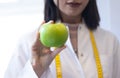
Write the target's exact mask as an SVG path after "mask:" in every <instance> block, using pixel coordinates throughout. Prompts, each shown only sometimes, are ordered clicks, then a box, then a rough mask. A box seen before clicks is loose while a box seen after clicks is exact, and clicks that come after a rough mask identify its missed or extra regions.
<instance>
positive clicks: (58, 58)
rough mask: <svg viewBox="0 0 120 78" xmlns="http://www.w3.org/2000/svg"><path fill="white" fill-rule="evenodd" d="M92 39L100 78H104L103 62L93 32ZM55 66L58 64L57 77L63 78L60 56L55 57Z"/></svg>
mask: <svg viewBox="0 0 120 78" xmlns="http://www.w3.org/2000/svg"><path fill="white" fill-rule="evenodd" d="M90 39H91V43H92V47H93V52H94V57H95V61H96V67H97V72H98V78H103V71H102V66H101V62H100V57H99V53H98V49H97V47H96V43H95V38H94V35H93V33H92V31H90ZM55 64H56V77H57V78H62V67H61V62H60V55H59V54H58V55H57V56H56V57H55Z"/></svg>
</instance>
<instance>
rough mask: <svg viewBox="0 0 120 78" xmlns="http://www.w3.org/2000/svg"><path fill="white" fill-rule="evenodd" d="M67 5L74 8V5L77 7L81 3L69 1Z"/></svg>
mask: <svg viewBox="0 0 120 78" xmlns="http://www.w3.org/2000/svg"><path fill="white" fill-rule="evenodd" d="M67 5H69V6H70V7H73V8H76V7H79V6H80V5H81V3H74V2H71V3H67Z"/></svg>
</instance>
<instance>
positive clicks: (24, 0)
mask: <svg viewBox="0 0 120 78" xmlns="http://www.w3.org/2000/svg"><path fill="white" fill-rule="evenodd" d="M43 1H44V0H0V78H3V75H4V72H5V70H6V67H7V65H8V62H9V60H10V58H11V55H12V53H13V50H14V47H15V45H16V42H17V41H18V39H19V38H20V37H21V36H23V35H24V34H26V33H29V32H31V31H33V30H34V29H36V28H37V27H39V25H40V23H41V22H42V20H43V8H44V7H43V6H44V3H43ZM119 3H120V1H119V0H115V1H114V0H97V4H98V9H99V13H100V17H101V22H100V26H101V27H102V28H104V29H106V30H109V31H111V32H113V33H114V34H115V35H116V36H117V38H118V39H119V40H120V21H119V20H120V15H119V14H120V8H119Z"/></svg>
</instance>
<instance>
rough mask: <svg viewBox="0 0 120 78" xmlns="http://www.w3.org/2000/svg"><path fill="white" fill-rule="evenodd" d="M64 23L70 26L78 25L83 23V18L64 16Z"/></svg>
mask: <svg viewBox="0 0 120 78" xmlns="http://www.w3.org/2000/svg"><path fill="white" fill-rule="evenodd" d="M62 21H63V22H65V23H69V24H77V23H82V18H81V17H80V16H65V15H62Z"/></svg>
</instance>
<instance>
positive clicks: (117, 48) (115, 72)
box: [112, 39, 120, 78]
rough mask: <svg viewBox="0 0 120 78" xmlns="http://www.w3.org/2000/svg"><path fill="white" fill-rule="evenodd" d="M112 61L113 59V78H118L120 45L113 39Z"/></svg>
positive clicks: (119, 71) (119, 76)
mask: <svg viewBox="0 0 120 78" xmlns="http://www.w3.org/2000/svg"><path fill="white" fill-rule="evenodd" d="M113 52H114V59H113V77H112V78H120V43H119V41H118V40H117V39H115V44H114V51H113Z"/></svg>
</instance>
